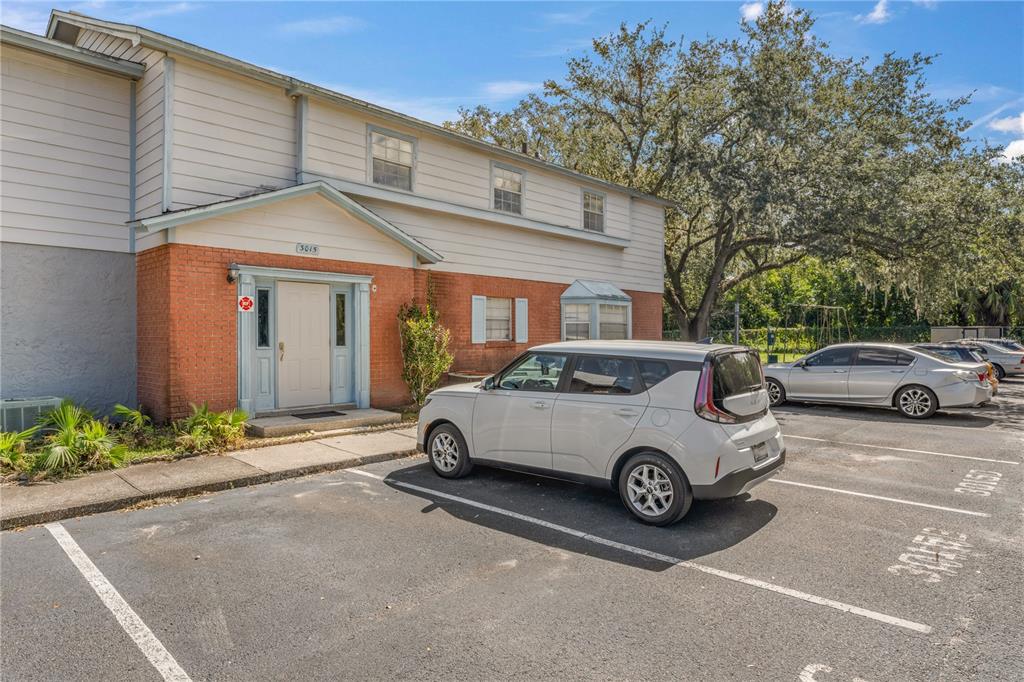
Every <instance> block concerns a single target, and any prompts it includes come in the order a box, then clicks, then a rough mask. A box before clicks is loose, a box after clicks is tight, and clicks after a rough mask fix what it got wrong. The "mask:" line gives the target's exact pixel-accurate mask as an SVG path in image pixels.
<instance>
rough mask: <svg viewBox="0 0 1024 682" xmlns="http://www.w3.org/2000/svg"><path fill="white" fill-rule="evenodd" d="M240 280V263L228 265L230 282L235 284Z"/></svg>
mask: <svg viewBox="0 0 1024 682" xmlns="http://www.w3.org/2000/svg"><path fill="white" fill-rule="evenodd" d="M237 281H238V263H232V264H231V265H229V266H228V283H229V284H234V283H235V282H237Z"/></svg>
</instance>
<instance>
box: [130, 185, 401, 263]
mask: <svg viewBox="0 0 1024 682" xmlns="http://www.w3.org/2000/svg"><path fill="white" fill-rule="evenodd" d="M160 234H163V233H162V232H161V233H160ZM175 241H176V242H178V243H182V244H198V245H201V246H212V247H216V248H221V249H242V250H245V251H256V252H261V253H277V254H281V255H285V256H296V244H298V243H303V244H315V245H317V246H319V247H320V253H319V254H317V256H315V258H329V259H333V260H344V261H352V262H357V263H378V264H382V265H394V266H399V267H408V266H409V264H410V263H411V262H412V252H410V251H409V250H408V249H407V248H405V247H404V246H402V245H401V244H399V243H398V242H397V241H395V240H394V239H392V238H391V237H389V236H387V235H384V234H383V233H381V232H380V231H378V230H377V229H376V228H374V227H371V226H370V225H367V224H366V223H365V222H364V221H363V220H362V219H360V218H357V217H355V216H353V215H350V214H349V213H348V212H347V211H345V210H343V209H341V208H338V207H337V206H336V205H335V204H333V203H331V202H330V201H328V200H327V199H324V198H323V197H320V196H315V195H313V196H305V197H298V198H295V199H288V200H283V201H279V202H276V203H273V204H268V205H266V206H259V207H256V208H251V209H248V210H245V211H239V212H237V213H229V214H226V215H223V216H215V217H212V218H208V219H206V220H201V221H197V222H194V223H188V224H186V225H179V226H178V227H176V228H175ZM160 243H161V241H160V240H154V241H149V240H142V239H140V240H139V241H138V242H137V244H136V246H137V248H138V249H139V250H140V251H141V250H145V249H148V248H152V247H154V246H159V245H160Z"/></svg>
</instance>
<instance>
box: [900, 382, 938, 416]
mask: <svg viewBox="0 0 1024 682" xmlns="http://www.w3.org/2000/svg"><path fill="white" fill-rule="evenodd" d="M931 408H932V397H931V396H930V395H928V394H927V393H926V392H925V391H923V390H921V389H919V388H909V389H907V390H906V391H904V392H903V393H901V394H900V411H901V412H903V414H905V415H908V416H910V417H920V416H923V415H925V414H927V413H928V411H929V410H931Z"/></svg>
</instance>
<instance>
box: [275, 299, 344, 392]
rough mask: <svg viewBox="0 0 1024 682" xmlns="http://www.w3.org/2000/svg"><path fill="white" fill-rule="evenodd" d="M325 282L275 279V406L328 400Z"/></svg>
mask: <svg viewBox="0 0 1024 682" xmlns="http://www.w3.org/2000/svg"><path fill="white" fill-rule="evenodd" d="M330 294H331V287H330V285H328V284H312V283H308V282H278V283H277V361H278V362H277V404H278V407H299V406H301V405H325V404H327V403H329V402H331V334H330V320H331V315H330V310H331V309H330Z"/></svg>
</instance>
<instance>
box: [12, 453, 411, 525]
mask: <svg viewBox="0 0 1024 682" xmlns="http://www.w3.org/2000/svg"><path fill="white" fill-rule="evenodd" d="M417 453H418V450H417V449H416V448H415V447H413V448H410V449H408V450H396V451H395V452H385V453H383V454H380V455H367V456H365V457H355V458H353V459H345V460H339V461H336V462H325V463H323V464H311V465H309V466H304V467H299V468H297V469H286V470H284V471H275V472H264V473H261V474H254V475H252V476H246V477H244V478H236V479H233V480H230V481H212V482H210V483H200V484H198V485H193V486H187V487H184V488H173V489H171V490H161V491H158V492H153V493H141V494H139V495H132V496H131V497H122V498H120V499H117V500H104V501H102V502H91V503H89V504H82V505H78V506H77V507H62V508H60V509H50V510H46V511H39V512H31V513H28V514H21V515H20V516H11V517H7V518H3V519H0V530H12V529H15V528H24V527H25V526H35V525H38V524H41V523H50V522H52V521H63V520H64V519H70V518H74V517H77V516H89V515H91V514H100V513H102V512H108V511H116V510H118V509H124V508H126V507H131V506H133V505H136V504H138V503H140V502H146V501H148V500H156V499H163V498H174V499H180V498H184V497H191V496H193V495H199V494H202V493H213V492H219V491H221V490H232V489H234V488H246V487H249V486H252V485H260V484H262V483H273V482H274V481H283V480H286V479H289V478H301V477H302V476H309V475H310V474H321V473H326V472H329V471H339V470H342V469H351V468H353V467H358V466H363V465H364V464H374V463H376V462H387V461H391V460H395V459H402V458H404V457H409V456H412V455H415V454H417Z"/></svg>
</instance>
